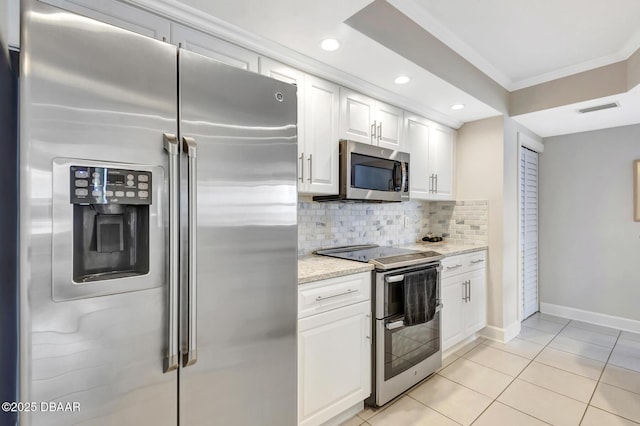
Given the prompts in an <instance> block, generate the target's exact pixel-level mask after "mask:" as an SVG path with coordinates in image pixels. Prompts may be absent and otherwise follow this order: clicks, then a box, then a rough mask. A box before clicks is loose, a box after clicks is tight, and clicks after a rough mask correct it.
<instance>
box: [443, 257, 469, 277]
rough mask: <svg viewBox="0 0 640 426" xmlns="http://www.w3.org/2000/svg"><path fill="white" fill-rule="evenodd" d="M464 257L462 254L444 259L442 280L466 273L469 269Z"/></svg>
mask: <svg viewBox="0 0 640 426" xmlns="http://www.w3.org/2000/svg"><path fill="white" fill-rule="evenodd" d="M464 257H465V255H464V254H460V255H458V256H451V257H445V258H444V259H442V262H441V263H442V278H446V277H451V276H453V275H458V274H461V273H463V272H465V271H466V269H467V268H466V263H465V259H464Z"/></svg>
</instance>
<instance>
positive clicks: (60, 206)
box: [52, 159, 167, 301]
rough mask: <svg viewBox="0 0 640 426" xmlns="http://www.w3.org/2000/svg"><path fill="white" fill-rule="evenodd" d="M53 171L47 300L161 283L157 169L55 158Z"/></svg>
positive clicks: (160, 184) (161, 184)
mask: <svg viewBox="0 0 640 426" xmlns="http://www.w3.org/2000/svg"><path fill="white" fill-rule="evenodd" d="M53 172H54V196H53V226H54V232H53V259H52V262H53V264H52V267H53V291H52V293H53V294H52V296H53V299H54V300H56V301H64V300H71V299H78V298H86V297H95V296H103V295H108V294H116V293H123V292H129V291H135V290H143V289H148V288H152V287H159V286H162V285H163V283H164V276H165V263H166V261H165V246H166V244H165V243H166V241H165V239H166V236H167V233H166V230H167V227H166V224H165V223H164V222H165V218H164V216H163V213H162V207H163V201H164V200H163V198H164V197H165V196H166V194H165V193H164V191H163V187H164V186H165V185H164V173H163V172H164V171H163V169H162V167H160V166H148V165H138V164H126V163H107V162H97V161H89V160H77V159H57V160H54V170H53Z"/></svg>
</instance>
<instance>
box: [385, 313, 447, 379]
mask: <svg viewBox="0 0 640 426" xmlns="http://www.w3.org/2000/svg"><path fill="white" fill-rule="evenodd" d="M436 311H437V312H436V315H435V316H434V317H433V319H432V320H431V321H429V322H426V323H424V324H418V325H412V326H409V327H406V326H405V325H404V317H402V316H397V317H390V318H386V319H383V320H378V323H379V326H378V330H377V331H378V332H380V334H378V337H382V336H384V337H383V338H382V339H381V340H382V343H383V347H382V348H381V349H382V350H383V352H379V353H378V355H380V356H381V358H382V360H381V361H382V364H383V365H384V368H383V369H384V373H383V379H384V381H387V380H389V379H391V378H393V377H395V376H397V375H398V374H400V373H402V372H404V371H407V370H408V369H410V368H412V367H413V366H415V365H418V364H419V363H421V362H422V361H424V360H426V359H427V358H429V357H430V356H432V355H434V354H437V353H438V352H440V313H439V308H436Z"/></svg>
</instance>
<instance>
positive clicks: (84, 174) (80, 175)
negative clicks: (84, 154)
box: [76, 170, 89, 179]
mask: <svg viewBox="0 0 640 426" xmlns="http://www.w3.org/2000/svg"><path fill="white" fill-rule="evenodd" d="M76 177H77V178H81V179H86V178H88V177H89V172H88V171H87V170H76Z"/></svg>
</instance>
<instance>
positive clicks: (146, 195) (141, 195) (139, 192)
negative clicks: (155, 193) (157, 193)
mask: <svg viewBox="0 0 640 426" xmlns="http://www.w3.org/2000/svg"><path fill="white" fill-rule="evenodd" d="M148 196H149V193H148V192H147V191H138V197H140V198H147V197H148Z"/></svg>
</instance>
